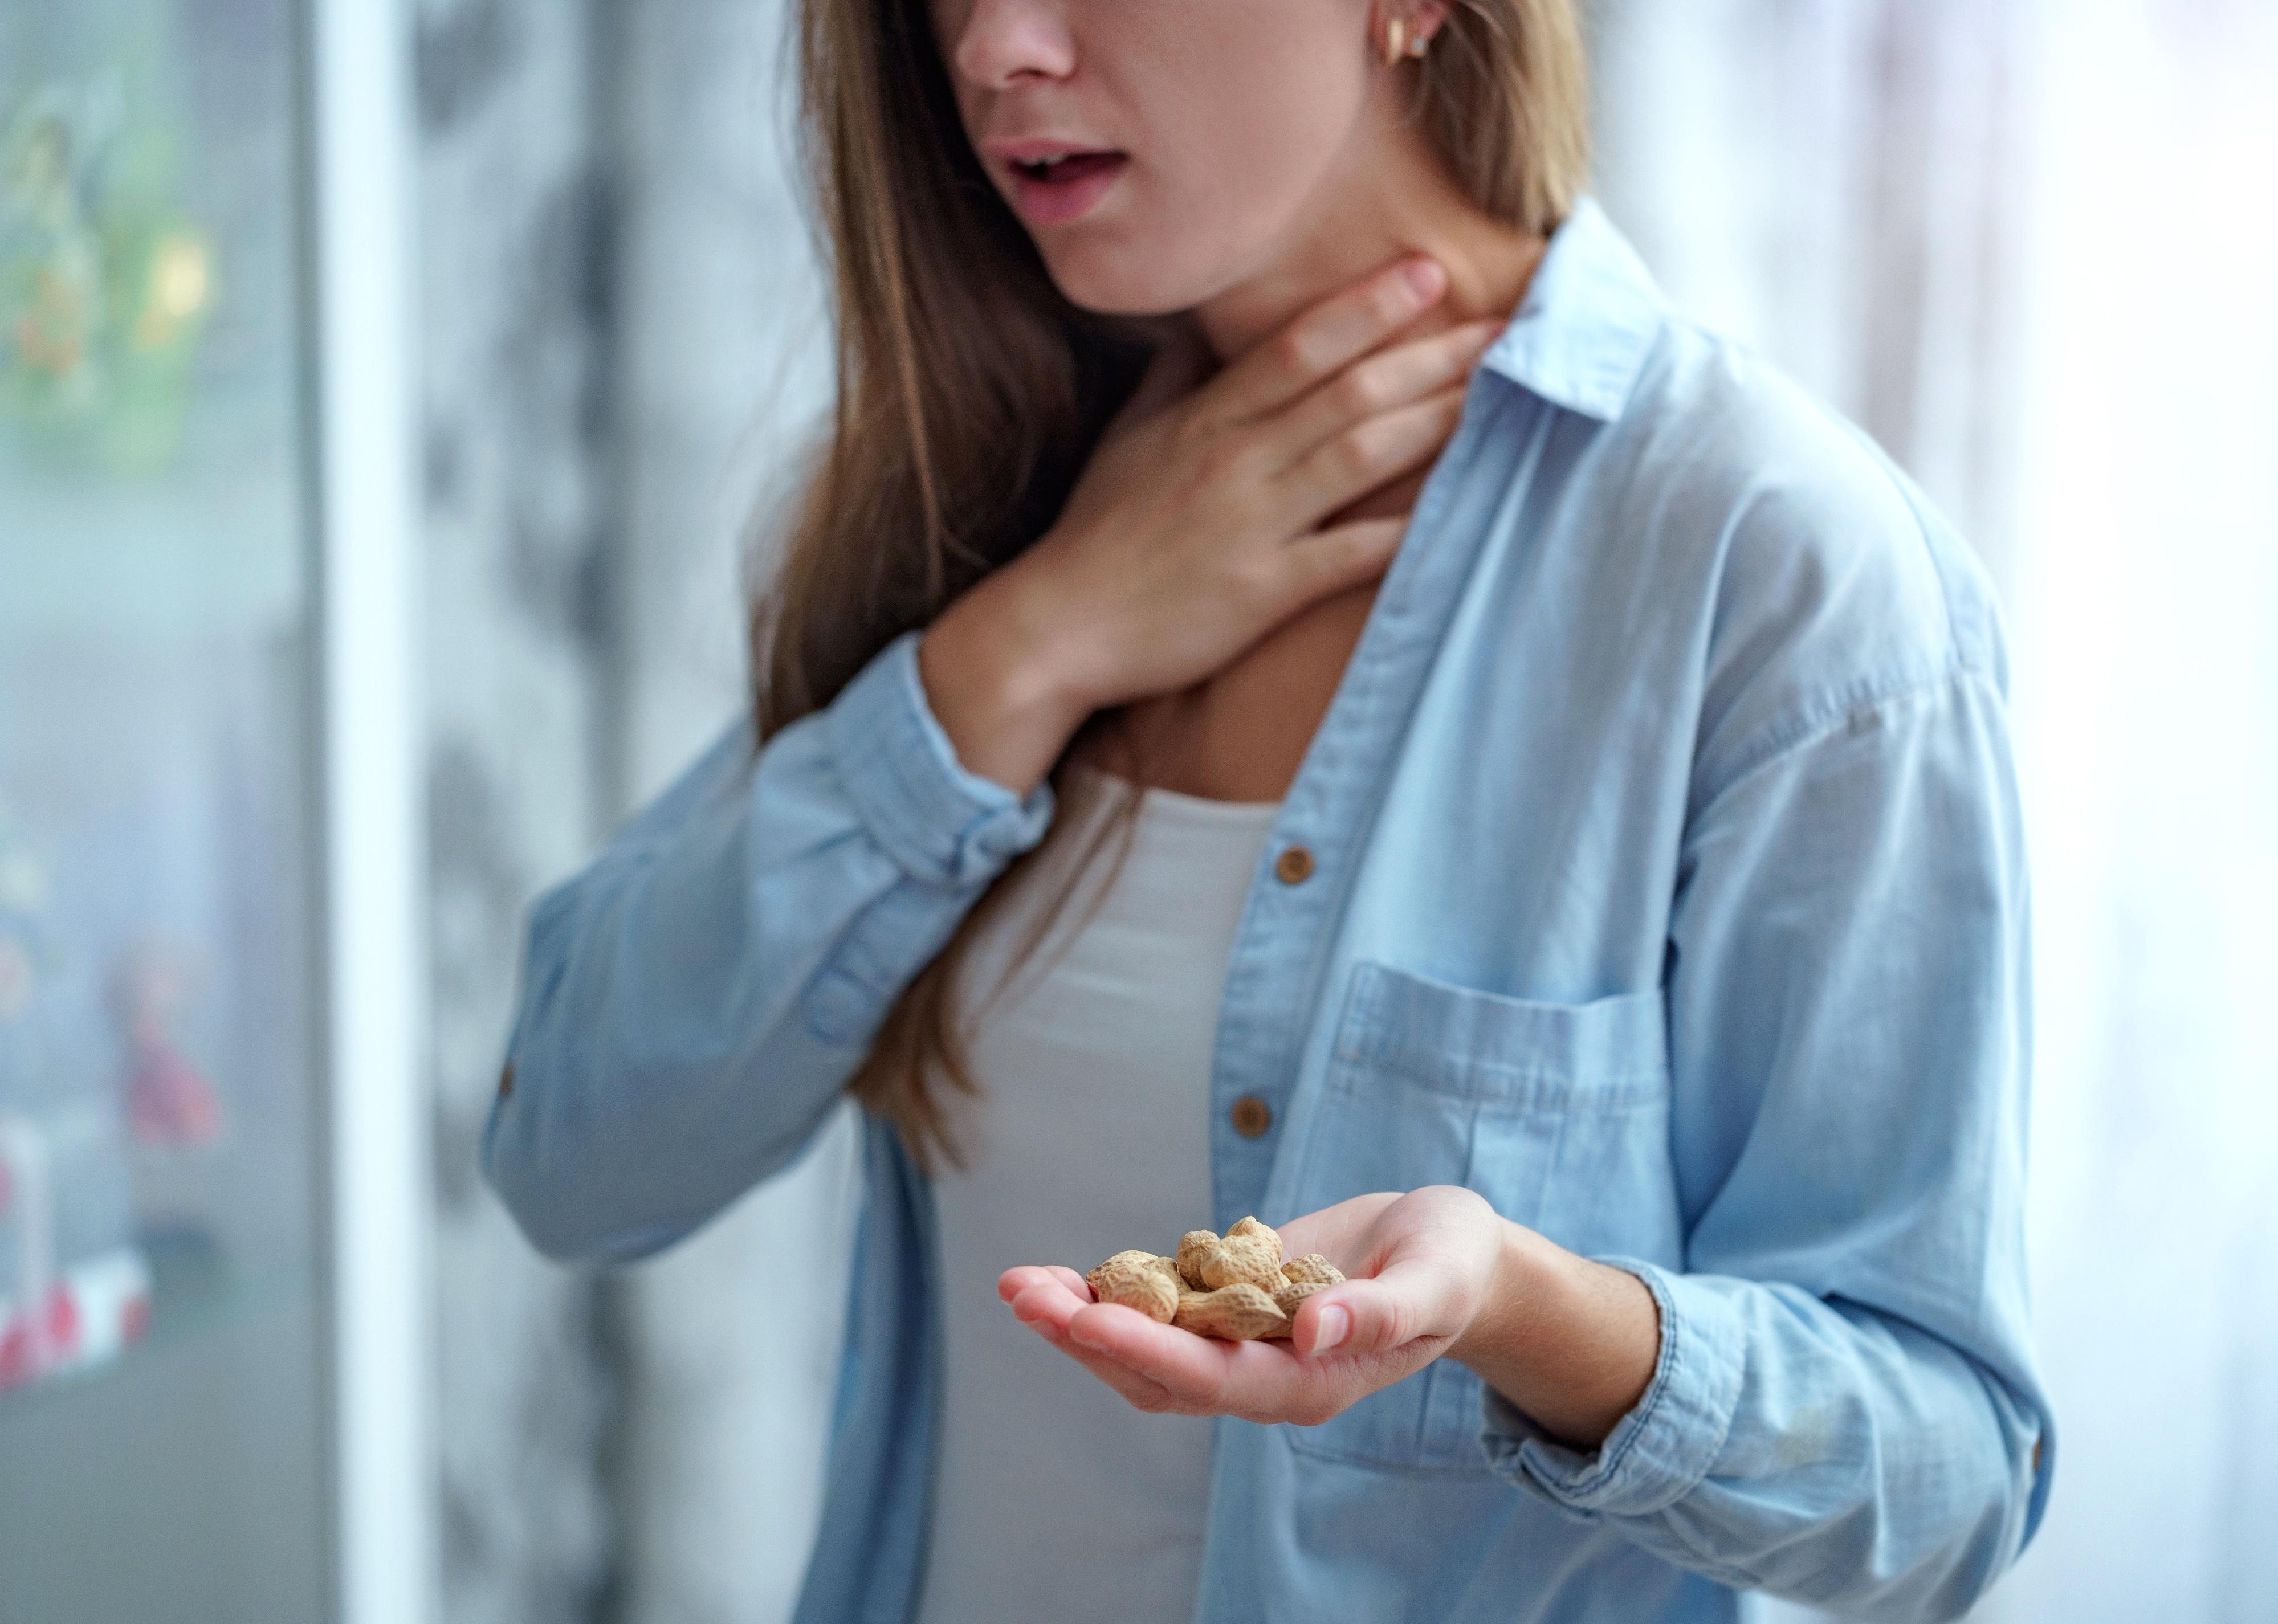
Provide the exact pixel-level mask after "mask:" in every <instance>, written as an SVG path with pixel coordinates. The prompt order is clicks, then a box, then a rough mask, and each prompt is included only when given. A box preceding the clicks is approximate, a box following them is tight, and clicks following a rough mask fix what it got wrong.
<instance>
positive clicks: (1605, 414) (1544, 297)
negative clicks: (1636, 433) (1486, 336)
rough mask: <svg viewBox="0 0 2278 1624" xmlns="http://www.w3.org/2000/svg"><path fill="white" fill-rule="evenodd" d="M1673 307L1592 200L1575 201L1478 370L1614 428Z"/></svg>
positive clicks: (1632, 250) (1585, 198)
mask: <svg viewBox="0 0 2278 1624" xmlns="http://www.w3.org/2000/svg"><path fill="white" fill-rule="evenodd" d="M1668 311H1669V304H1668V301H1667V300H1666V299H1665V298H1664V297H1663V294H1662V292H1661V289H1660V288H1659V287H1658V286H1655V282H1654V279H1653V273H1652V272H1651V271H1647V269H1646V267H1645V262H1644V261H1643V260H1641V259H1640V258H1639V257H1638V255H1637V250H1636V249H1635V248H1632V247H1631V246H1630V244H1629V240H1628V239H1627V238H1625V237H1624V236H1623V235H1622V233H1621V232H1620V231H1619V230H1618V229H1617V227H1616V226H1615V225H1614V223H1613V222H1612V221H1611V220H1610V219H1609V218H1607V217H1606V212H1605V210H1603V209H1601V208H1600V207H1599V206H1598V203H1597V201H1596V200H1595V199H1594V198H1590V197H1582V198H1579V199H1577V200H1576V202H1575V204H1574V208H1573V210H1572V211H1571V213H1569V214H1568V215H1567V217H1566V218H1565V220H1564V222H1563V223H1562V224H1561V225H1559V227H1558V229H1557V230H1556V231H1555V232H1553V233H1551V234H1550V244H1549V247H1548V248H1546V249H1545V250H1544V251H1543V255H1542V260H1541V263H1540V264H1538V265H1537V266H1536V267H1535V270H1534V276H1533V279H1532V280H1530V281H1529V282H1528V284H1527V288H1526V296H1525V298H1524V299H1522V300H1520V301H1519V304H1518V309H1517V310H1516V311H1514V312H1512V315H1511V318H1510V324H1509V325H1508V326H1506V327H1505V328H1504V329H1503V330H1502V335H1501V336H1500V337H1498V338H1497V339H1495V341H1494V343H1493V344H1492V345H1490V346H1488V347H1487V353H1486V354H1485V355H1482V356H1480V357H1479V364H1480V365H1481V366H1483V367H1487V368H1489V369H1490V370H1494V371H1496V372H1500V373H1501V374H1502V376H1503V377H1507V378H1509V379H1510V380H1511V382H1513V383H1515V384H1517V385H1519V386H1520V387H1521V388H1523V389H1528V390H1532V391H1533V393H1536V394H1539V395H1540V396H1541V397H1542V398H1543V399H1544V400H1548V401H1549V402H1550V403H1551V404H1552V405H1554V406H1563V407H1564V408H1567V409H1568V410H1570V411H1575V412H1579V413H1581V414H1582V415H1583V416H1586V417H1594V418H1597V419H1598V420H1599V421H1600V422H1602V423H1610V422H1612V421H1613V420H1614V419H1615V418H1617V417H1619V416H1621V415H1622V408H1623V406H1624V403H1625V402H1626V401H1627V400H1629V396H1630V390H1631V388H1632V385H1635V384H1636V382H1637V378H1638V374H1639V373H1640V371H1642V370H1644V367H1645V359H1646V355H1647V352H1648V351H1649V350H1650V349H1651V348H1652V347H1653V342H1654V339H1655V337H1656V336H1658V334H1659V333H1660V332H1661V325H1662V323H1663V320H1664V318H1665V317H1666V316H1667V315H1668Z"/></svg>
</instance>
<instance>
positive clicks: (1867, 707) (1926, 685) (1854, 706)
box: [1694, 659, 1984, 818]
mask: <svg viewBox="0 0 2278 1624" xmlns="http://www.w3.org/2000/svg"><path fill="white" fill-rule="evenodd" d="M1973 676H1975V677H1983V676H1984V673H1983V672H1981V671H1979V670H1978V669H1977V667H1976V666H1974V665H1972V664H1971V663H1970V662H1969V661H1968V660H1960V659H1955V660H1949V661H1948V662H1947V663H1946V664H1945V665H1944V666H1943V667H1939V668H1938V670H1936V671H1933V672H1929V673H1927V674H1915V675H1907V676H1902V677H1899V678H1896V679H1893V678H1890V677H1881V678H1863V677H1862V678H1861V679H1860V680H1859V681H1858V682H1854V683H1852V684H1851V685H1850V686H1848V687H1846V688H1843V689H1838V690H1836V692H1835V693H1833V694H1831V695H1830V696H1829V697H1828V698H1826V699H1824V700H1823V701H1822V702H1821V703H1820V704H1819V705H1816V706H1814V707H1813V708H1812V709H1810V710H1808V711H1805V712H1802V713H1799V714H1797V715H1795V716H1793V717H1791V718H1790V719H1789V720H1788V721H1786V722H1785V723H1782V724H1781V725H1780V726H1778V727H1777V728H1768V729H1766V732H1765V737H1764V741H1763V743H1762V744H1761V745H1759V746H1758V747H1757V750H1756V752H1755V753H1754V754H1753V755H1749V756H1744V757H1743V758H1742V760H1741V764H1740V765H1739V766H1737V767H1735V768H1733V769H1732V771H1731V773H1729V774H1726V775H1725V778H1724V782H1722V783H1720V784H1718V785H1717V786H1716V788H1715V789H1712V790H1710V791H1709V793H1708V794H1707V795H1706V796H1704V797H1702V799H1701V812H1707V811H1708V810H1709V807H1711V806H1713V805H1715V804H1716V803H1717V802H1718V801H1720V800H1722V799H1724V797H1725V796H1726V795H1728V794H1730V793H1731V791H1732V790H1733V789H1736V788H1738V787H1739V785H1740V784H1742V783H1744V782H1747V780H1748V779H1750V778H1753V777H1754V776H1755V775H1756V774H1758V773H1761V772H1762V771H1763V770H1764V769H1765V768H1766V767H1769V766H1774V765H1776V764H1777V763H1778V762H1781V761H1784V760H1785V759H1788V758H1789V757H1791V756H1793V755H1797V754H1799V753H1800V752H1801V751H1805V750H1808V749H1809V748H1810V747H1811V746H1812V745H1814V744H1817V743H1823V741H1825V740H1826V739H1828V738H1831V737H1832V736H1834V735H1836V734H1838V733H1839V732H1842V731H1844V730H1845V729H1846V728H1850V727H1851V725H1852V719H1853V718H1854V717H1855V716H1858V715H1860V714H1861V713H1877V712H1882V711H1884V710H1887V709H1888V708H1889V707H1891V706H1892V705H1896V704H1897V703H1898V702H1899V701H1900V700H1902V699H1907V698H1915V697H1916V696H1919V695H1923V694H1928V693H1930V691H1931V690H1935V689H1938V688H1941V687H1943V686H1945V684H1947V683H1950V682H1953V681H1955V680H1956V679H1957V678H1968V677H1973ZM1694 816H1695V817H1696V818H1698V817H1699V816H1700V813H1695V814H1694Z"/></svg>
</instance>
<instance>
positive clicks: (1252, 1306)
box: [1083, 1218, 1344, 1342]
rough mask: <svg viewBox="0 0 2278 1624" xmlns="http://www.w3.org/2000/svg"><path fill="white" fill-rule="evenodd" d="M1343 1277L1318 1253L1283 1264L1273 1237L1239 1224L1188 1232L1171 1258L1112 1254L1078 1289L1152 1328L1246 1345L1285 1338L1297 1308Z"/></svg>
mask: <svg viewBox="0 0 2278 1624" xmlns="http://www.w3.org/2000/svg"><path fill="white" fill-rule="evenodd" d="M1343 1278H1344V1276H1343V1275H1342V1274H1341V1273H1339V1272H1338V1269H1337V1266H1336V1265H1335V1264H1334V1263H1332V1262H1329V1260H1328V1259H1326V1258H1325V1257H1323V1256H1322V1255H1321V1254H1319V1253H1318V1252H1308V1253H1307V1254H1305V1255H1304V1256H1303V1257H1297V1258H1289V1259H1287V1260H1284V1258H1283V1257H1282V1255H1281V1237H1280V1235H1278V1234H1276V1233H1274V1231H1272V1230H1270V1229H1268V1228H1266V1226H1265V1224H1260V1223H1259V1222H1258V1221H1257V1219H1256V1218H1243V1219H1242V1220H1241V1221H1240V1222H1239V1223H1237V1224H1235V1226H1234V1227H1233V1228H1232V1229H1229V1230H1228V1231H1227V1232H1226V1233H1225V1234H1224V1235H1223V1236H1220V1235H1218V1234H1216V1233H1214V1232H1212V1231H1210V1230H1189V1231H1187V1232H1186V1233H1185V1234H1184V1235H1181V1237H1180V1238H1179V1250H1178V1253H1177V1254H1176V1255H1175V1256H1171V1257H1164V1256H1160V1255H1158V1254H1155V1253H1152V1252H1118V1253H1117V1254H1115V1255H1114V1256H1113V1257H1111V1258H1109V1259H1108V1260H1107V1261H1106V1262H1104V1263H1102V1264H1101V1265H1100V1266H1099V1267H1098V1268H1097V1269H1093V1270H1092V1271H1091V1272H1090V1273H1089V1274H1088V1275H1086V1276H1084V1277H1083V1283H1084V1284H1085V1285H1088V1286H1089V1287H1090V1288H1091V1294H1092V1296H1093V1297H1095V1298H1096V1299H1097V1300H1099V1301H1101V1302H1112V1303H1120V1304H1121V1305H1122V1306H1123V1307H1125V1308H1136V1309H1137V1310H1138V1311H1139V1312H1140V1313H1142V1314H1143V1315H1146V1316H1147V1317H1148V1318H1149V1319H1150V1320H1153V1321H1155V1322H1157V1323H1159V1324H1165V1325H1176V1326H1177V1327H1179V1329H1180V1330H1191V1331H1194V1332H1196V1334H1197V1335H1200V1336H1205V1337H1222V1338H1226V1339H1227V1340H1228V1341H1234V1342H1249V1341H1252V1340H1254V1339H1256V1338H1260V1337H1287V1336H1288V1334H1289V1324H1290V1322H1291V1321H1292V1320H1293V1319H1295V1318H1296V1314H1297V1305H1298V1304H1299V1303H1301V1302H1303V1301H1304V1300H1305V1299H1306V1298H1308V1297H1311V1295H1312V1294H1313V1293H1314V1292H1318V1291H1319V1290H1320V1289H1321V1288H1322V1287H1323V1286H1325V1285H1335V1284H1336V1283H1337V1282H1338V1281H1340V1280H1342V1279H1343Z"/></svg>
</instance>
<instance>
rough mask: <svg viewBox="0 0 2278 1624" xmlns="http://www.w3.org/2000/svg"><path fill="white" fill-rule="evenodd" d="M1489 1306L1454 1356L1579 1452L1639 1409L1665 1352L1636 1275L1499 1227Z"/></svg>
mask: <svg viewBox="0 0 2278 1624" xmlns="http://www.w3.org/2000/svg"><path fill="white" fill-rule="evenodd" d="M1496 1222H1497V1223H1498V1224H1501V1225H1502V1235H1501V1236H1500V1238H1499V1239H1500V1243H1501V1244H1500V1245H1499V1247H1498V1248H1497V1255H1496V1262H1495V1263H1494V1268H1493V1269H1492V1271H1491V1274H1490V1280H1489V1286H1488V1290H1487V1294H1486V1300H1484V1301H1483V1302H1482V1303H1481V1305H1480V1308H1479V1312H1478V1313H1476V1314H1475V1315H1473V1316H1472V1323H1471V1325H1470V1326H1468V1327H1466V1328H1465V1330H1464V1334H1463V1335H1462V1336H1460V1337H1458V1338H1456V1343H1455V1345H1454V1346H1451V1347H1450V1348H1449V1353H1448V1356H1449V1357H1451V1358H1454V1359H1456V1360H1457V1361H1459V1362H1461V1363H1462V1364H1464V1366H1466V1367H1468V1368H1469V1369H1471V1370H1472V1371H1473V1372H1474V1373H1476V1374H1477V1375H1478V1376H1479V1378H1480V1379H1481V1380H1482V1381H1484V1382H1486V1383H1487V1385H1489V1386H1490V1387H1493V1388H1494V1389H1495V1391H1498V1392H1500V1393H1502V1395H1503V1397H1504V1398H1506V1399H1510V1402H1511V1403H1512V1404H1513V1405H1515V1406H1517V1407H1518V1409H1519V1410H1520V1411H1522V1412H1523V1413H1524V1414H1526V1415H1528V1416H1530V1417H1532V1418H1533V1420H1534V1422H1536V1423H1537V1424H1538V1425H1540V1426H1541V1427H1542V1428H1543V1429H1544V1430H1546V1431H1548V1432H1549V1433H1550V1434H1551V1435H1552V1436H1553V1437H1557V1438H1559V1439H1560V1440H1561V1441H1563V1442H1564V1443H1566V1444H1568V1445H1571V1446H1572V1447H1574V1448H1576V1449H1579V1450H1585V1451H1587V1450H1593V1449H1595V1448H1596V1447H1597V1446H1598V1445H1600V1444H1601V1443H1602V1442H1603V1441H1604V1440H1605V1437H1606V1435H1607V1434H1608V1433H1609V1432H1610V1431H1612V1430H1613V1429H1614V1426H1615V1424H1616V1423H1617V1422H1619V1421H1620V1420H1621V1418H1622V1417H1623V1416H1624V1415H1625V1414H1628V1413H1629V1412H1630V1411H1631V1410H1632V1408H1634V1407H1636V1405H1637V1403H1638V1401H1639V1399H1641V1398H1642V1397H1643V1396H1644V1394H1645V1391H1646V1388H1647V1384H1649V1382H1650V1381H1651V1379H1652V1376H1653V1371H1654V1367H1655V1364H1656V1363H1657V1362H1658V1361H1659V1357H1660V1353H1661V1337H1662V1325H1661V1312H1660V1309H1659V1308H1657V1307H1656V1306H1655V1302H1654V1298H1653V1293H1652V1292H1651V1290H1650V1289H1648V1288H1647V1285H1645V1283H1644V1282H1643V1281H1641V1280H1640V1279H1639V1278H1638V1277H1637V1276H1635V1275H1633V1274H1632V1273H1630V1272H1629V1271H1628V1270H1627V1269H1616V1268H1613V1267H1611V1266H1609V1265H1608V1264H1604V1263H1599V1262H1593V1261H1592V1260H1590V1259H1588V1258H1586V1257H1582V1256H1579V1255H1578V1254H1575V1253H1572V1252H1570V1251H1568V1250H1567V1249H1566V1248H1565V1247H1561V1246H1559V1245H1558V1244H1556V1242H1555V1241H1552V1240H1550V1239H1547V1238H1545V1237H1544V1236H1541V1235H1540V1234H1537V1233H1536V1232H1535V1231H1533V1230H1529V1229H1525V1228H1524V1227H1522V1226H1521V1225H1519V1224H1512V1223H1510V1221H1509V1220H1508V1219H1503V1218H1498V1219H1497V1220H1496Z"/></svg>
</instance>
